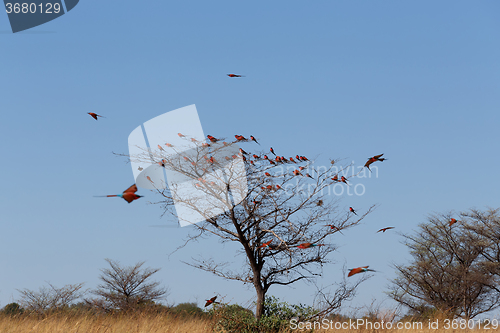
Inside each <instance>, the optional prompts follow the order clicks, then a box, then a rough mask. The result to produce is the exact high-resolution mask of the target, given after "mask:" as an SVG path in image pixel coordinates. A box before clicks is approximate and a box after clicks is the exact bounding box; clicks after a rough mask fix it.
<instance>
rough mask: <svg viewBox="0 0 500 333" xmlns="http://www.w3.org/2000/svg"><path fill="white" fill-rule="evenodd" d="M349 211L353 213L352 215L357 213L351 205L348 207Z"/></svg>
mask: <svg viewBox="0 0 500 333" xmlns="http://www.w3.org/2000/svg"><path fill="white" fill-rule="evenodd" d="M349 211H350V212H351V213H353V214H354V215H356V216H357V215H358V214H356V211H355V210H354V208H352V207H349Z"/></svg>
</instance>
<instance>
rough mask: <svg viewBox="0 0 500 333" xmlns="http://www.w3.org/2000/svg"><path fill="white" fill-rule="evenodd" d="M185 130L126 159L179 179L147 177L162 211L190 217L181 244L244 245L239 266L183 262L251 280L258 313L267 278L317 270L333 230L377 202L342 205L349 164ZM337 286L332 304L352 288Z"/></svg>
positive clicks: (279, 281)
mask: <svg viewBox="0 0 500 333" xmlns="http://www.w3.org/2000/svg"><path fill="white" fill-rule="evenodd" d="M179 136H181V135H179ZM184 138H185V141H186V145H185V147H182V148H179V147H177V146H175V147H173V145H172V144H168V143H167V144H166V146H167V148H163V147H161V146H159V148H158V149H150V150H147V151H143V153H142V154H138V155H137V156H130V159H131V161H133V162H134V163H137V164H140V163H151V162H153V163H155V164H158V165H160V166H161V167H164V168H165V169H166V170H167V174H169V173H170V176H171V175H172V174H175V175H176V179H177V180H180V181H172V179H168V181H169V186H168V189H166V188H167V186H166V184H165V183H161V182H160V181H158V180H157V179H152V178H151V177H148V180H149V182H150V183H152V185H153V186H154V187H155V188H156V189H157V191H158V192H159V193H160V194H161V195H162V196H163V200H162V201H161V202H160V203H161V204H162V205H163V207H164V209H165V213H171V214H172V215H173V216H175V217H178V218H179V220H180V221H181V223H185V224H193V226H194V228H193V232H192V233H191V234H190V236H189V238H188V239H187V241H186V243H185V244H184V245H186V244H187V243H188V242H189V241H192V240H195V239H196V238H198V237H201V236H203V235H206V234H211V235H215V236H217V237H219V238H220V239H221V240H222V241H223V242H235V243H238V244H239V245H240V246H241V252H240V254H241V255H242V259H243V260H244V262H245V264H246V265H245V266H244V268H243V269H241V270H233V269H232V268H231V263H229V262H219V261H216V260H214V259H212V258H201V259H194V258H193V262H191V263H188V264H189V265H191V266H193V267H196V268H199V269H201V270H205V271H207V272H210V273H213V274H215V275H217V276H219V277H222V278H225V279H229V280H236V281H240V282H243V283H245V284H246V283H251V284H252V285H253V287H254V288H255V291H256V295H257V309H256V316H257V318H260V317H261V315H262V314H263V310H264V309H263V306H264V300H265V296H266V293H267V292H268V290H269V288H270V287H271V286H275V285H281V286H287V285H291V284H293V283H295V282H298V281H301V280H312V279H314V278H316V277H318V276H321V272H322V267H323V265H324V264H327V263H330V262H331V259H330V254H332V253H333V252H334V251H335V250H336V249H337V247H336V246H335V245H334V244H332V243H331V242H332V238H333V237H335V236H337V235H338V233H339V232H340V231H342V230H345V229H348V228H351V227H353V226H355V225H357V224H359V223H360V221H361V220H362V219H363V218H364V217H365V216H366V215H367V214H369V213H370V212H371V211H372V209H373V208H374V207H373V206H372V207H369V208H368V209H366V210H365V211H364V213H363V214H361V213H360V214H359V216H356V215H354V214H353V213H351V212H349V210H348V209H347V208H346V209H345V210H343V211H339V209H338V201H337V200H336V199H335V195H334V194H332V193H339V192H343V191H344V190H346V189H347V188H348V187H349V186H351V185H350V184H349V181H348V180H349V179H350V178H352V177H353V176H355V174H354V172H352V175H351V176H350V177H349V176H348V175H347V173H346V172H347V171H349V170H350V169H349V168H354V166H352V165H344V166H342V167H341V166H338V165H337V164H335V162H333V161H332V163H331V164H329V165H328V166H325V167H315V166H314V163H312V162H310V161H309V160H308V159H307V158H304V157H301V156H296V157H292V158H288V159H287V158H282V157H274V156H272V155H271V154H269V156H266V155H264V154H263V153H250V152H246V151H244V150H242V149H240V147H239V146H238V143H239V142H242V141H246V140H245V139H243V138H242V137H240V138H239V139H238V140H236V141H234V142H223V143H221V141H222V140H217V139H215V138H213V137H211V138H210V137H209V139H210V141H211V142H210V143H209V144H207V143H204V142H200V141H197V140H195V139H194V138H189V137H187V136H186V137H184ZM190 139H191V140H190ZM271 156H272V157H271ZM137 164H136V165H137ZM141 169H142V167H141ZM360 172H361V171H360ZM363 172H364V169H363ZM341 175H342V177H341ZM343 175H345V177H344V176H343ZM138 184H139V180H138ZM186 184H189V186H186ZM139 186H141V185H140V184H139ZM334 189H335V191H334ZM184 209H187V210H190V211H191V212H194V213H193V214H192V215H191V216H193V215H197V216H199V217H200V219H199V220H202V222H200V223H197V224H194V223H193V222H198V221H193V220H189V219H186V220H185V221H183V218H184V217H185V216H190V215H189V214H184V213H183V212H185V210H184ZM176 213H177V214H176ZM184 245H183V246H184ZM181 247H182V246H181ZM355 286H357V284H356V285H355ZM341 289H342V290H343V291H340V292H339V293H337V294H335V295H336V296H335V297H337V299H335V300H333V301H332V303H331V305H332V307H331V308H332V309H333V308H336V307H337V305H336V304H340V303H341V300H342V299H344V298H348V297H351V295H352V293H353V290H352V288H350V287H346V285H343V286H341ZM354 289H355V288H354ZM323 295H325V294H323ZM325 304H327V303H325Z"/></svg>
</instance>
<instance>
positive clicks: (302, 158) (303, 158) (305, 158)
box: [300, 156, 309, 161]
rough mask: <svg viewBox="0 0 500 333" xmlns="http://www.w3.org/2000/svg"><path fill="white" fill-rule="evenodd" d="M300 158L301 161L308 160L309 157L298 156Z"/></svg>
mask: <svg viewBox="0 0 500 333" xmlns="http://www.w3.org/2000/svg"><path fill="white" fill-rule="evenodd" d="M300 159H301V160H302V161H309V159H308V158H307V157H305V156H300Z"/></svg>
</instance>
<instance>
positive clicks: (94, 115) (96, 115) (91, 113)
mask: <svg viewBox="0 0 500 333" xmlns="http://www.w3.org/2000/svg"><path fill="white" fill-rule="evenodd" d="M88 114H89V115H90V116H91V117H92V118H94V119H95V120H97V117H101V118H106V117H103V116H101V115H98V114H97V113H94V112H88Z"/></svg>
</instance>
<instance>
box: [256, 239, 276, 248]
mask: <svg viewBox="0 0 500 333" xmlns="http://www.w3.org/2000/svg"><path fill="white" fill-rule="evenodd" d="M272 241H273V240H272V239H271V240H270V241H269V242H265V243H264V244H262V245H261V246H259V248H263V247H266V246H268V245H269V244H271V242H272Z"/></svg>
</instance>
